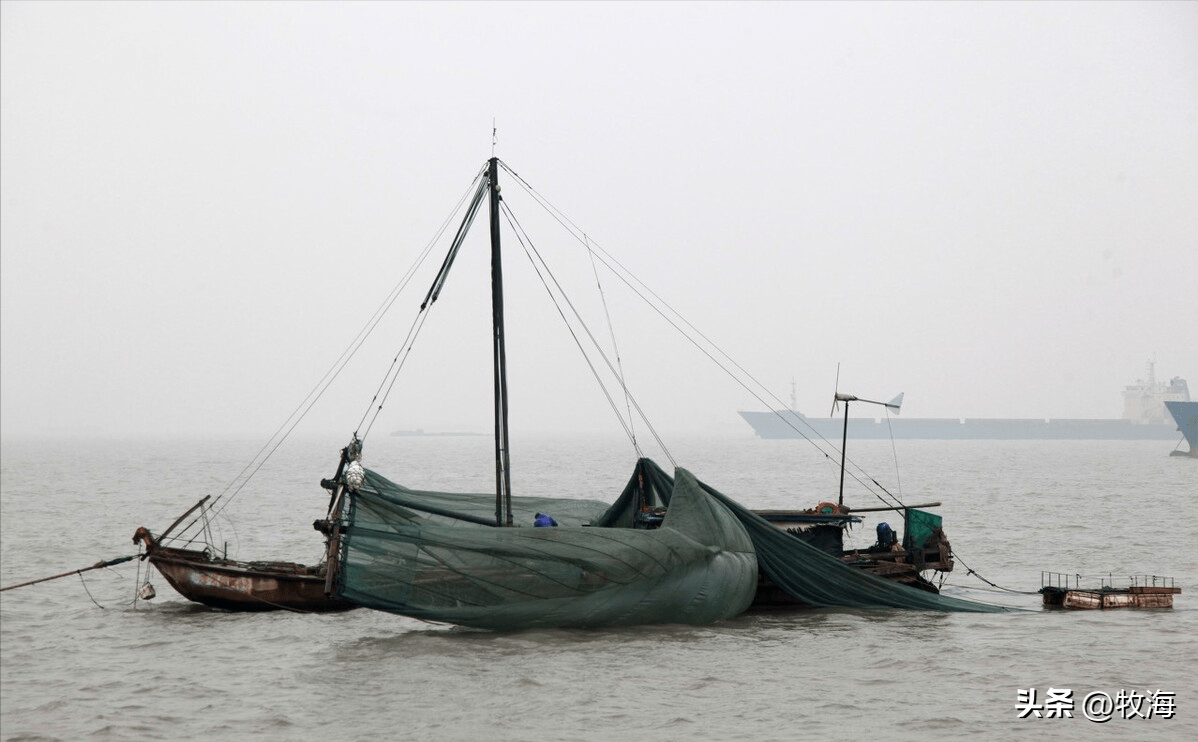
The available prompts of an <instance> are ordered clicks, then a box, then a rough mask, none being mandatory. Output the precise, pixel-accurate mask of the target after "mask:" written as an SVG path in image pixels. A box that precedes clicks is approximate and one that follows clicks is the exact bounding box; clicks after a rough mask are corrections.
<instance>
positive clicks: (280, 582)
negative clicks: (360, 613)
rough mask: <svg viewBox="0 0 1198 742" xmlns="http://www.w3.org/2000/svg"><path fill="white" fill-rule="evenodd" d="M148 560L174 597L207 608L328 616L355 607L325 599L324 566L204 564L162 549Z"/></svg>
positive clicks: (197, 554)
mask: <svg viewBox="0 0 1198 742" xmlns="http://www.w3.org/2000/svg"><path fill="white" fill-rule="evenodd" d="M149 560H150V563H151V564H153V565H154V566H155V567H156V568H157V569H158V571H159V572H160V573H161V574H162V576H163V577H164V578H166V581H167V582H169V583H170V585H171V587H173V588H174V589H175V590H176V591H177V592H178V593H179V594H180V595H182V596H183V597H185V598H187V599H188V600H192V601H195V602H197V603H202V604H204V605H207V606H211V607H213V608H221V609H224V610H227V611H277V610H291V611H302V612H328V611H344V610H349V609H351V608H354V607H355V606H354V605H353V604H351V603H348V602H346V601H344V600H340V599H338V598H333V597H329V596H327V595H325V593H324V585H325V568H324V565H320V566H318V567H308V566H305V565H303V564H296V563H294V562H237V561H233V560H230V559H209V558H208V557H207V556H206V554H205V553H204V552H202V551H193V550H188V549H169V548H163V547H159V548H157V549H155V550H154V552H153V553H151V554H150V555H149Z"/></svg>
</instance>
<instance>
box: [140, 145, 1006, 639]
mask: <svg viewBox="0 0 1198 742" xmlns="http://www.w3.org/2000/svg"><path fill="white" fill-rule="evenodd" d="M501 168H502V169H503V170H504V171H505V172H507V173H508V174H509V175H510V176H511V177H512V178H513V180H514V181H516V182H517V183H518V184H520V185H523V186H524V187H525V189H526V190H528V191H529V192H530V193H533V192H532V191H531V188H530V187H529V186H527V184H526V183H525V182H524V181H523V179H521V178H520V177H519V176H517V175H516V174H515V173H514V172H513V171H511V170H510V168H507V166H506V165H504V164H503V163H502V162H501V161H499V160H498V159H497V158H495V157H492V158H491V159H489V160H488V161H487V162H486V164H485V165H484V167H483V168H482V169H481V170H480V171H479V172H478V173H477V175H476V177H475V183H474V185H473V186H472V191H471V192H472V193H473V196H472V197H469V198H466V199H463V204H465V207H464V214H463V216H462V218H461V224H460V226H459V228H458V230H457V232H456V233H455V235H454V237H453V240H452V244H451V245H450V246H449V249H448V252H447V253H446V255H445V258H444V260H443V262H442V263H441V265H440V268H439V270H438V271H437V273H436V276H435V278H434V279H433V281H432V286H431V288H429V290H428V292H427V294H426V295H425V297H424V300H423V302H422V303H421V304H420V309H419V312H418V313H417V318H416V320H415V321H414V322H413V329H412V330H410V331H409V334H408V337H407V339H405V341H404V343H405V347H404V348H403V350H402V351H401V353H400V354H397V355H396V357H395V361H393V363H392V366H391V368H390V369H388V371H387V374H386V375H385V377H384V381H383V383H382V384H380V386H379V390H380V392H376V394H375V398H373V399H372V400H371V403H370V407H369V409H370V410H372V411H373V412H372V413H370V412H368V414H367V415H366V416H364V417H363V420H362V422H361V423H360V424H359V427H358V429H355V431H354V433H353V435H352V436H351V437H350V442H349V443H348V444H347V445H346V446H345V447H344V448H342V449H341V455H340V459H339V461H338V462H337V467H336V473H335V474H334V475H333V476H332V477H331V478H329V479H325V480H322V482H321V485H322V486H323V487H324V488H325V489H326V490H327V492H328V495H329V506H328V509H327V512H326V514H325V517H324V518H321V519H319V520H317V521H316V522H315V523H314V524H313V525H314V527H315V528H316V530H318V531H319V532H321V533H322V535H323V537H324V539H325V550H324V556H323V560H322V562H321V563H320V564H318V565H315V566H311V567H309V566H305V565H301V564H297V563H294V562H240V561H236V560H232V559H229V558H228V557H227V555H225V554H224V553H223V550H218V549H216V548H215V547H214V545H213V543H212V541H211V540H210V539H209V540H206V541H204V545H203V546H202V547H201V548H197V547H194V546H192V543H193V541H194V540H195V538H196V536H195V535H193V536H192V537H191V538H189V539H183V538H181V537H180V534H181V533H183V532H187V531H188V530H189V529H193V533H194V530H195V529H198V530H199V532H200V533H201V534H202V533H203V532H204V531H205V524H206V523H207V521H208V520H209V519H210V517H211V515H212V513H213V511H212V510H211V507H212V506H211V504H209V503H207V502H206V501H207V499H208V498H204V499H203V500H201V501H200V502H199V503H197V504H196V505H195V506H193V507H192V509H191V510H189V511H187V512H186V513H184V514H183V515H182V516H180V517H179V518H178V519H177V520H176V521H175V522H174V523H172V524H171V526H170V527H168V528H167V529H165V530H164V531H163V532H162V533H161V534H157V535H155V534H152V533H151V532H149V531H148V530H147V529H145V528H140V529H138V531H137V534H136V535H135V537H134V540H135V541H136V542H137V543H139V544H141V545H142V546H143V547H144V553H143V554H142V558H143V559H147V560H149V561H150V563H151V564H153V565H154V566H155V567H156V568H157V569H158V571H159V572H160V573H162V574H163V576H164V577H165V578H166V579H167V580H168V582H169V583H170V584H171V585H172V586H173V587H174V588H175V589H176V590H177V591H179V592H180V593H181V594H183V595H184V596H185V597H187V598H188V599H190V600H194V601H197V602H200V603H204V604H206V605H210V606H213V607H218V608H223V609H226V610H236V611H243V610H274V609H291V610H303V611H331V610H342V609H345V608H348V607H355V606H360V607H367V608H371V609H376V610H381V611H386V612H390V613H395V614H399V615H403V616H409V617H413V618H417V619H421V620H427V621H433V622H440V623H449V624H456V625H460V626H466V627H472V628H480V629H491V630H519V629H528V628H547V627H606V626H628V625H641V624H653V623H689V624H707V623H711V622H715V621H720V620H725V619H729V618H732V617H735V616H737V615H739V614H741V613H742V612H744V611H745V610H746V609H748V608H749V607H750V606H751V605H752V604H753V603H754V601H755V600H758V601H759V600H760V599H761V596H762V592H761V590H760V587H761V586H762V585H769V586H770V587H771V589H773V590H775V591H778V592H779V593H780V594H784V595H785V596H786V600H787V601H789V602H791V603H792V604H795V605H806V606H894V607H903V608H916V609H926V610H953V611H957V610H963V611H978V610H982V611H985V610H996V609H997V608H996V607H994V606H986V605H984V604H978V603H972V602H969V601H963V600H958V599H954V598H948V597H945V596H942V595H939V594H937V592H936V590H935V588H932V589H928V587H929V585H930V584H929V585H920V584H919V582H920V580H921V579H922V578H920V576H919V573H920V572H921V571H922V570H923V569H924V568H925V567H926V566H927V564H928V563H929V562H931V561H934V560H924V561H920V557H916V554H921V555H922V554H930V553H932V552H934V553H935V554H936V555H937V559H939V561H940V562H945V561H948V553H949V552H948V551H947V548H948V545H947V540H943V539H942V532H940V531H939V523H938V521H937V522H936V523H935V527H929V528H926V529H925V531H926V534H925V535H926V536H927V538H925V539H923V540H921V541H919V542H918V543H915V542H913V541H910V538H909V536H911V535H912V534H915V533H917V532H918V528H917V527H916V526H914V525H913V523H914V521H915V520H916V519H917V518H918V515H917V514H918V512H919V511H917V510H915V509H912V508H907V507H906V506H904V505H902V504H901V503H898V504H897V506H896V507H895V509H901V510H902V511H903V512H904V519H905V522H906V523H907V524H908V527H907V534H908V535H905V536H904V538H903V547H902V548H901V549H899V548H895V544H893V543H891V542H889V541H887V542H885V543H884V544H883V546H882V547H881V548H879V549H877V550H872V549H871V550H866V551H867V553H866V554H865V555H863V554H862V553H861V552H859V551H858V552H855V553H852V554H849V553H847V552H843V550H841V552H840V553H836V551H835V550H832V549H829V548H827V546H826V545H824V544H819V543H813V542H811V539H810V538H808V537H807V536H804V535H802V534H803V533H806V532H807V531H810V532H811V534H818V533H819V532H820V529H821V528H822V527H823V526H828V525H834V526H835V527H836V528H841V527H843V526H845V525H847V524H848V523H849V522H851V521H852V520H853V517H855V516H850V517H849V518H847V519H845V518H840V517H839V516H841V515H843V514H846V513H847V508H844V511H838V512H836V513H821V514H819V518H823V519H824V520H825V521H827V522H823V523H819V522H815V523H811V524H809V525H811V526H812V529H807V528H798V527H797V526H796V525H795V523H794V521H793V519H792V520H791V522H789V523H783V522H782V521H785V518H783V519H782V520H780V519H779V516H778V514H777V513H774V514H771V513H768V512H767V513H760V512H754V511H752V510H749V509H748V508H745V507H744V506H742V505H741V504H740V503H738V502H737V501H736V500H734V499H732V498H731V497H728V496H726V495H724V494H723V493H721V492H719V491H718V490H716V489H715V488H714V487H712V486H710V485H708V484H706V483H704V482H703V481H701V480H700V479H698V478H697V477H695V476H694V475H693V474H692V473H691V472H690V471H688V470H687V469H686V468H683V467H681V466H679V465H677V464H676V463H674V462H673V458H672V457H670V458H671V463H673V464H674V466H673V472H672V473H667V471H666V470H665V469H663V468H662V467H660V466H659V465H658V464H657V463H655V462H654V461H653V460H652V459H650V458H648V457H646V456H644V455H643V454H642V453H641V450H640V447H639V445H638V444H637V442H636V439H635V435H633V434H632V431H631V424H630V421H629V420H626V419H625V418H624V417H623V415H622V413H621V411H620V410H619V409H618V406H617V405H616V404H615V403H614V400H613V397H612V395H611V394H610V393H608V401H609V403H611V404H612V408H613V411H614V412H616V414H617V416H618V417H620V418H621V422H622V423H623V424H624V426H625V432H626V433H628V434H629V437H630V439H631V441H632V443H633V448H634V450H635V452H636V454H637V456H636V457H635V458H634V459H633V463H632V464H631V467H630V468H631V470H632V472H631V475H630V476H629V478H628V480H627V484H626V486H625V487H624V488H623V489H622V490H621V491H620V492H619V493H615V492H613V493H612V494H613V495H614V498H613V499H611V500H596V499H593V498H584V497H581V496H559V497H553V498H537V497H528V496H516V495H513V492H512V484H511V457H510V434H509V426H508V416H509V400H508V389H507V387H508V381H507V348H506V333H505V318H504V297H503V262H502V257H501V255H502V253H501V239H500V218H501V214H502V215H503V216H506V218H507V220H508V223H509V224H513V225H514V226H513V228H514V229H516V230H517V236H518V237H520V241H521V243H522V244H523V245H525V251H526V253H528V252H529V250H528V248H527V244H526V239H527V237H526V235H525V234H523V233H522V230H523V228H522V227H518V226H515V225H518V224H519V222H518V221H517V220H515V219H514V217H513V216H512V215H511V214H510V211H507V210H506V209H507V206H506V201H505V199H501V198H500V190H499V184H498V176H499V171H500V169H501ZM534 198H539V196H534ZM484 201H486V202H487V204H488V212H489V223H490V224H489V226H490V230H489V232H490V248H491V287H490V289H491V325H492V327H491V329H492V332H491V336H492V337H491V340H492V347H491V356H492V361H493V364H492V374H491V378H490V380H489V382H490V383H489V386H491V387H492V388H493V393H494V416H493V417H494V467H495V491H494V493H450V492H442V491H436V490H432V489H418V488H412V487H408V486H405V485H401V484H398V483H396V482H394V481H392V480H391V479H389V478H387V477H386V476H384V475H383V474H381V473H380V472H377V471H374V470H372V469H368V468H366V467H365V466H364V464H363V451H364V446H365V439H366V437H367V434H368V433H369V432H370V430H371V429H372V427H373V425H374V422H375V421H376V420H377V419H378V416H379V414H380V413H381V411H382V410H383V408H384V404H385V402H386V398H387V394H389V393H390V390H392V389H393V388H395V386H396V381H397V378H398V374H399V372H400V370H402V368H403V363H402V362H400V359H401V358H406V356H407V354H408V353H409V352H410V351H411V349H412V348H413V347H414V344H415V340H416V336H417V335H419V334H420V333H419V330H420V329H421V328H422V327H423V326H424V320H425V319H426V318H427V316H428V313H429V312H430V311H432V309H433V308H434V307H435V306H436V305H437V301H438V299H439V298H440V295H441V292H442V289H443V288H444V286H445V283H446V281H447V279H448V277H449V274H450V271H451V268H452V267H453V265H454V263H455V258H456V257H457V255H458V253H459V251H460V250H461V248H462V245H463V242H464V240H465V238H466V235H467V233H468V232H469V231H470V227H471V225H472V223H473V222H474V219H475V217H476V215H477V214H478V212H479V211H480V210H481V209H482V204H483V202H484ZM538 202H539V203H541V205H543V206H544V202H543V201H538ZM553 215H554V217H555V218H556V219H557V221H558V222H559V223H562V222H563V221H567V220H563V219H561V218H560V217H559V216H558V215H557V214H553ZM576 237H577V235H576ZM579 241H580V242H584V241H585V240H584V239H581V238H580V239H579ZM587 249H588V250H591V247H590V245H589V244H588V245H587ZM426 254H427V253H426ZM532 257H533V256H532V255H530V258H532ZM593 257H594V254H593V253H592V258H593ZM536 258H537V259H540V256H539V255H537V256H536ZM422 259H423V258H422ZM601 260H602V258H601ZM538 265H539V264H538V263H537V260H534V266H538ZM608 267H609V268H610V267H611V266H610V265H609V266H608ZM537 271H538V273H539V274H540V272H541V268H540V267H538V268H537ZM545 271H546V273H548V272H549V271H548V268H547V267H546V268H545ZM613 272H614V269H613ZM541 278H542V282H543V283H544V284H545V286H546V288H547V289H550V284H551V283H552V284H556V278H554V279H553V280H552V281H546V279H545V278H544V275H541ZM630 285H631V284H630ZM550 294H551V295H553V290H552V289H550ZM642 298H644V297H643V296H642ZM555 302H557V299H556V298H555ZM391 303H393V302H388V303H387V306H390V304H391ZM564 303H567V304H568V301H567V302H564ZM570 308H571V309H573V306H572V305H570ZM558 309H559V313H561V314H562V315H563V319H564V318H565V315H566V313H565V311H563V310H562V304H559V305H558ZM609 323H610V319H609ZM567 324H569V322H567ZM670 324H674V323H672V322H671V323H670ZM674 326H675V327H677V325H674ZM571 329H572V330H573V329H574V328H571ZM609 329H610V328H609ZM579 334H580V333H575V339H576V342H577V338H578V336H579ZM586 334H587V335H588V336H590V337H591V340H592V342H594V338H593V336H591V335H590V332H589V330H587V332H586ZM613 342H614V339H613ZM355 343H357V341H355ZM596 345H597V343H596ZM351 347H356V346H351ZM580 348H581V344H580ZM599 353H600V355H601V357H602V358H603V360H604V362H605V363H606V364H607V367H608V370H609V371H611V373H612V374H614V375H615V376H616V377H617V379H618V382H617V383H618V385H619V388H620V389H621V390H622V391H623V393H624V395H625V406H626V409H627V412H628V417H629V418H631V417H632V410H633V409H634V408H635V409H636V411H637V412H638V413H639V414H640V415H641V419H642V420H644V422H645V424H646V425H649V421H648V419H647V417H646V416H645V415H644V413H643V411H642V410H641V408H640V405H639V404H637V403H636V402H635V400H634V399H633V398H632V395H631V392H630V391H629V390H628V387H627V385H626V384H625V383H624V379H623V377H622V373H621V372H620V371H619V369H618V366H613V364H612V363H611V361H610V360H609V359H608V357H607V356H603V355H602V351H599ZM584 355H585V352H584ZM350 356H352V353H350V354H347V355H345V356H343V359H345V360H344V362H348V357H350ZM590 362H591V361H590V359H589V358H588V363H590ZM592 370H594V365H593V364H592ZM336 376H337V373H330V374H329V375H328V376H326V379H332V378H336ZM596 377H597V378H598V375H597V374H596ZM322 383H325V382H322ZM328 383H331V382H328ZM383 390H386V391H383ZM322 391H323V390H321V393H322ZM608 391H609V390H607V389H606V388H605V393H606V392H608ZM321 393H315V391H314V393H313V394H312V395H310V397H309V399H310V400H315V399H319V398H320V397H321ZM380 393H381V394H382V398H381V399H380ZM849 399H852V400H855V399H856V398H855V397H854V398H846V405H847V401H848V400H849ZM301 415H302V413H301ZM371 415H373V416H371ZM368 417H369V418H370V422H369V424H367V423H366V420H367V418H368ZM846 419H847V406H846ZM363 426H364V427H363ZM651 427H652V426H651V425H650V428H651ZM290 429H291V428H290V427H288V426H287V425H286V424H285V425H284V426H283V428H281V429H280V430H290ZM654 436H655V438H657V440H658V442H659V443H661V440H660V437H658V436H657V435H656V432H654ZM275 447H276V446H272V445H269V444H268V446H266V447H264V450H267V451H273V450H274V448H275ZM663 449H664V445H663ZM267 455H268V456H269V453H268V454H267ZM666 455H667V456H669V453H668V451H667V452H666ZM257 468H258V466H251V467H247V469H252V470H253V471H256V470H257ZM844 469H845V459H844V455H843V452H842V454H841V470H842V476H841V498H840V499H841V502H840V503H838V507H843V482H844V475H843V471H844ZM579 489H580V490H581V489H582V488H581V486H580V487H579ZM565 491H567V492H568V491H569V490H568V489H566V490H565ZM588 491H589V490H588ZM218 499H219V498H218ZM188 518H191V519H192V520H191V523H189V524H187V525H186V526H183V527H182V528H180V524H181V523H183V521H185V520H187V519H188ZM771 518H772V520H771ZM829 519H831V520H829ZM817 520H818V519H817ZM833 521H835V522H833ZM197 523H198V524H199V525H198V526H197V525H196V524H197ZM780 524H782V525H784V526H785V527H780ZM932 536H936V537H937V538H940V539H941V541H936V540H933V539H932ZM929 549H931V550H932V552H929V551H928V550H929ZM218 551H219V553H218ZM913 587H919V588H922V589H912V588H913Z"/></svg>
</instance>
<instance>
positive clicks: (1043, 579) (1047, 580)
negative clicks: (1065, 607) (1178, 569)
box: [1040, 572, 1176, 590]
mask: <svg viewBox="0 0 1198 742" xmlns="http://www.w3.org/2000/svg"><path fill="white" fill-rule="evenodd" d="M1040 587H1042V588H1043V587H1050V588H1058V589H1061V590H1126V589H1128V588H1133V587H1137V588H1140V587H1167V588H1173V587H1176V585H1175V584H1174V579H1173V578H1172V577H1162V576H1161V575H1128V576H1127V577H1124V576H1122V575H1120V576H1118V577H1116V576H1115V575H1114V573H1110V574H1107V575H1099V576H1090V575H1081V574H1066V573H1064V572H1041V573H1040Z"/></svg>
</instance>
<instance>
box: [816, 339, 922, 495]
mask: <svg viewBox="0 0 1198 742" xmlns="http://www.w3.org/2000/svg"><path fill="white" fill-rule="evenodd" d="M905 393H906V392H899V395H898V396H897V397H895V398H894V399H892V400H890V401H889V402H878V401H876V400H872V399H862V398H861V397H855V396H853V395H852V394H842V393H841V391H840V364H839V363H838V364H836V391H835V392H834V393H833V395H832V415H835V414H836V409H837V406H838V405H839V404H840V403H841V402H844V432H843V433H842V438H841V440H840V499H839V500H838V502H837V504H838V505H844V460H845V452H846V451H847V450H848V443H849V402H868V403H869V404H876V405H881V406H883V407H885V408H886V409H888V410H894V414H896V415H897V414H899V409H900V408H901V407H902V406H903V394H905ZM830 416H831V415H830Z"/></svg>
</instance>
